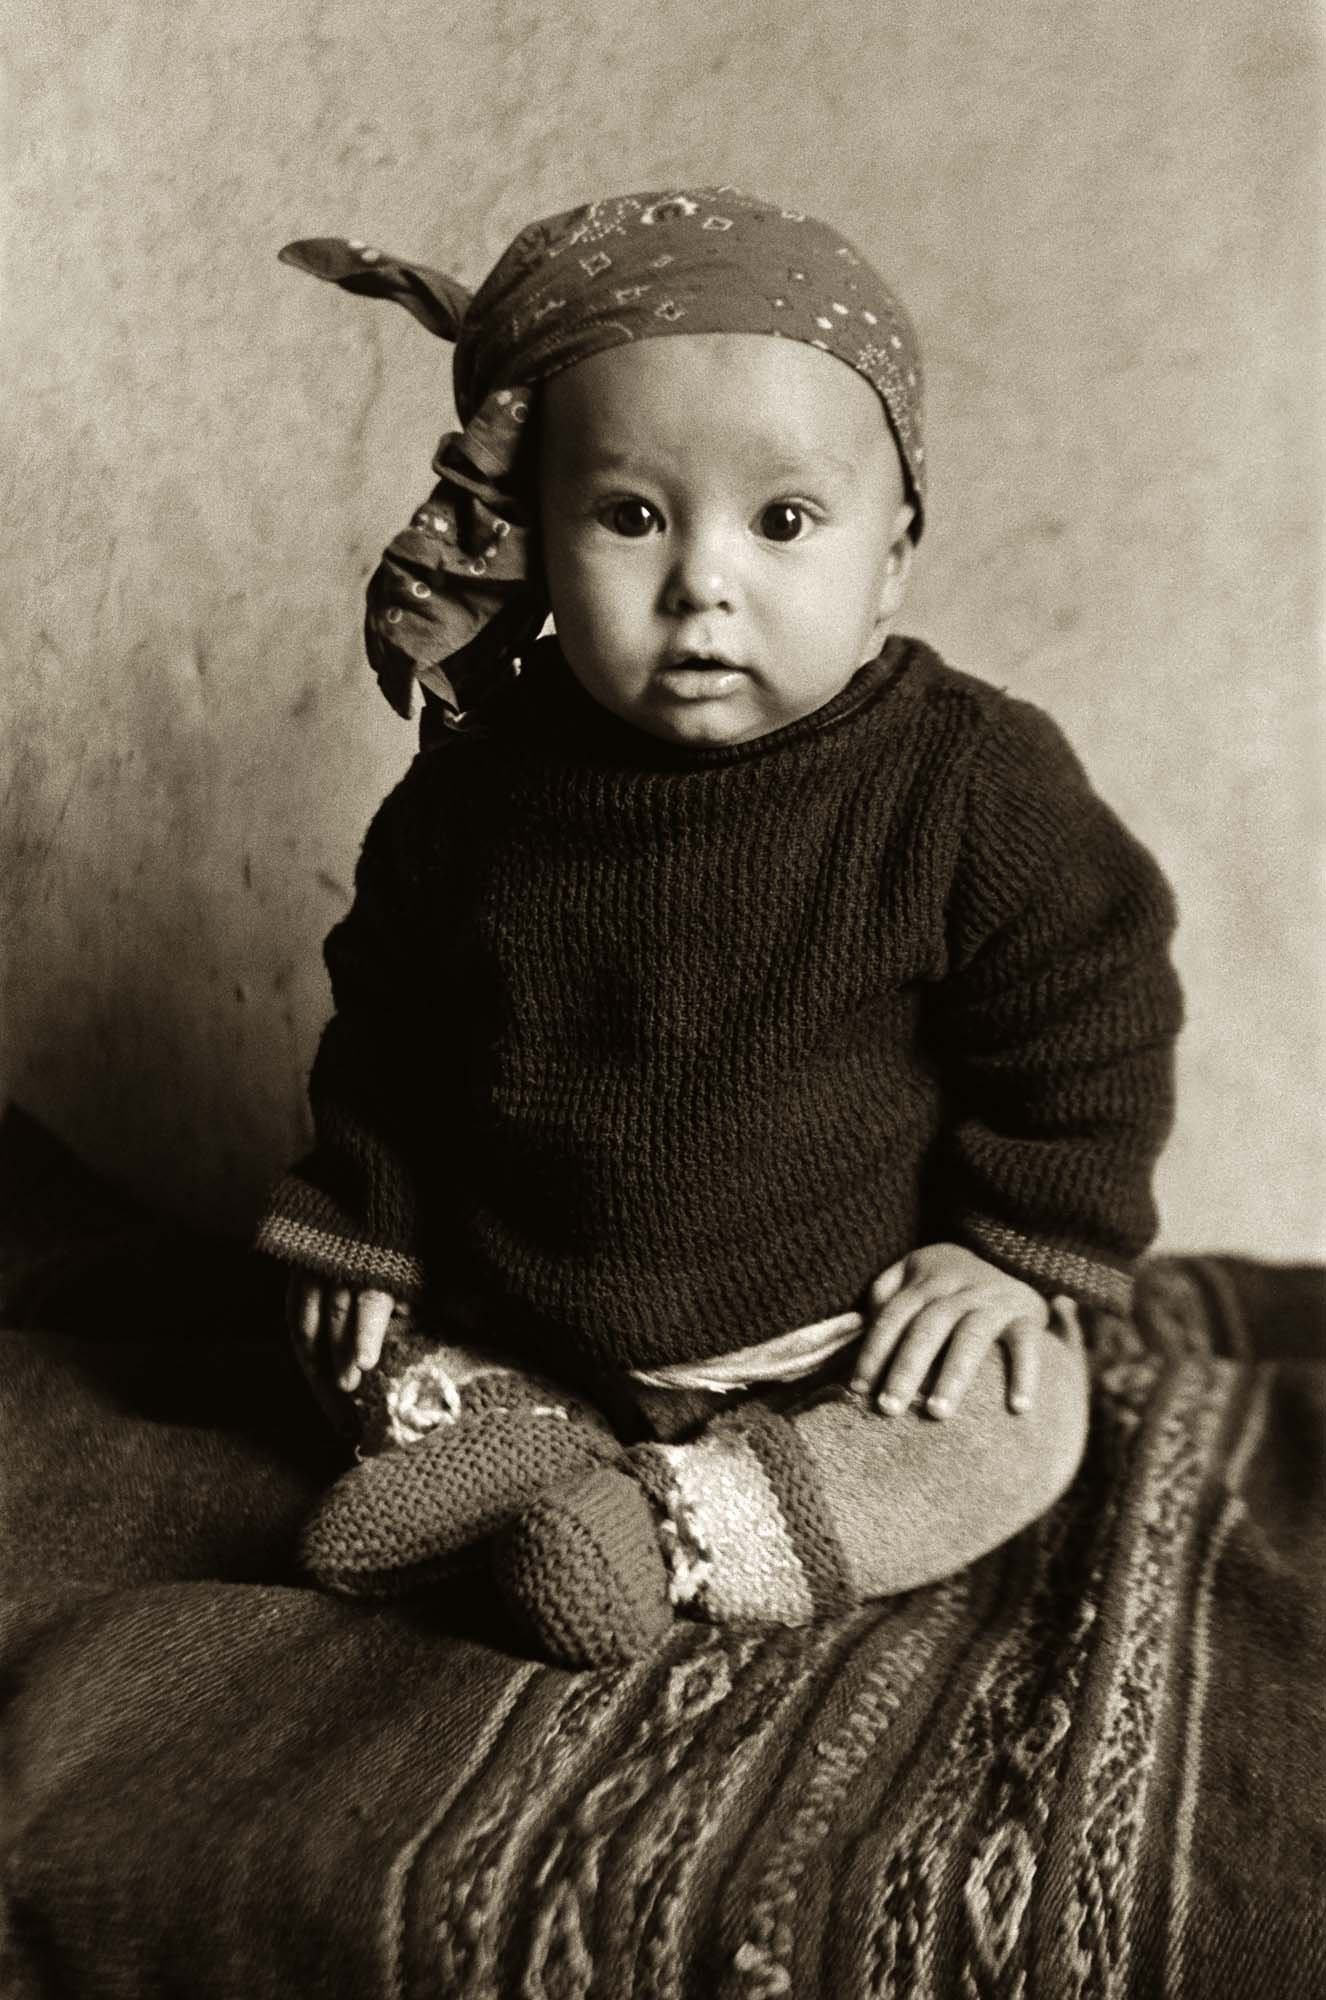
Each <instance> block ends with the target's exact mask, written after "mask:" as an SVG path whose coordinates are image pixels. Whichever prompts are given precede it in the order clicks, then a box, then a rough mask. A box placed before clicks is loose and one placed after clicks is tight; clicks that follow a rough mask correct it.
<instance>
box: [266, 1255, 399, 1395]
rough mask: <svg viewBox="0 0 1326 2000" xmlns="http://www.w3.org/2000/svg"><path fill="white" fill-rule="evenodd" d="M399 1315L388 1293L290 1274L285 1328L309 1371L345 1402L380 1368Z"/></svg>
mask: <svg viewBox="0 0 1326 2000" xmlns="http://www.w3.org/2000/svg"><path fill="white" fill-rule="evenodd" d="M395 1310H396V1301H395V1299H394V1298H393V1297H392V1295H391V1293H390V1292H382V1291H377V1290H374V1289H366V1290H363V1291H357V1290H355V1289H354V1288H353V1287H352V1286H350V1285H338V1284H336V1283H335V1282H334V1280H332V1279H330V1278H318V1277H314V1276H313V1275H312V1274H311V1273H310V1272H308V1271H292V1272H291V1274H290V1283H289V1285H288V1286H287V1288H286V1322H287V1324H288V1325H289V1328H290V1333H291V1336H292V1338H293V1339H294V1342H295V1345H296V1346H297V1348H298V1349H299V1354H300V1359H301V1360H302V1361H303V1364H304V1366H305V1368H306V1369H307V1370H308V1373H309V1375H310V1376H311V1377H312V1378H313V1380H314V1381H318V1382H334V1383H335V1385H336V1387H337V1388H338V1389H342V1390H344V1391H345V1394H346V1395H347V1396H351V1395H353V1394H354V1392H355V1390H356V1389H357V1388H358V1387H359V1384H360V1383H361V1381H362V1380H363V1378H364V1376H365V1375H366V1374H367V1373H368V1372H369V1370H370V1369H372V1368H376V1367H377V1365H378V1361H379V1359H380V1357H381V1354H382V1343H383V1341H384V1340H385V1338H386V1334H387V1324H388V1321H389V1320H390V1319H391V1316H392V1313H393V1312H394V1311H395Z"/></svg>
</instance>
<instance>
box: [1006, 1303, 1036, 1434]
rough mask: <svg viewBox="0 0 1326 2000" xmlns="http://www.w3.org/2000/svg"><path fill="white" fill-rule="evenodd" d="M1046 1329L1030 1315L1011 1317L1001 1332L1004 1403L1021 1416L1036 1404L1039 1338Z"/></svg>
mask: <svg viewBox="0 0 1326 2000" xmlns="http://www.w3.org/2000/svg"><path fill="white" fill-rule="evenodd" d="M1045 1334H1046V1329H1045V1327H1044V1326H1043V1325H1042V1324H1041V1323H1040V1322H1039V1321H1038V1320H1034V1319H1015V1320H1014V1321H1013V1324H1012V1325H1011V1326H1010V1327H1009V1328H1008V1330H1007V1331H1006V1333H1005V1334H1004V1345H1005V1347H1006V1348H1007V1349H1008V1407H1009V1409H1010V1410H1012V1411H1013V1412H1014V1413H1015V1414H1016V1415H1018V1416H1025V1415H1026V1413H1027V1411H1028V1410H1034V1409H1035V1407H1036V1392H1037V1390H1038V1389H1039V1388H1040V1381H1041V1342H1042V1341H1043V1340H1044V1339H1045Z"/></svg>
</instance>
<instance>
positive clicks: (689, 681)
mask: <svg viewBox="0 0 1326 2000" xmlns="http://www.w3.org/2000/svg"><path fill="white" fill-rule="evenodd" d="M745 677H746V669H745V668H744V667H739V666H737V665H735V663H734V662H733V661H731V660H725V659H723V658H721V657H720V656H718V655H716V654H709V653H685V654H682V655H681V656H680V657H679V658H677V659H675V660H669V661H667V662H666V663H665V665H664V666H663V667H662V668H661V669H660V671H659V674H658V679H659V680H660V681H661V683H662V684H663V686H664V687H665V688H666V689H667V691H668V693H669V694H672V695H675V696H676V697H677V698H678V699H679V700H681V701H713V700H715V699H716V698H717V697H719V696H721V695H726V694H732V693H733V692H734V691H735V690H736V689H737V688H738V687H740V685H741V683H742V681H743V680H744V679H745Z"/></svg>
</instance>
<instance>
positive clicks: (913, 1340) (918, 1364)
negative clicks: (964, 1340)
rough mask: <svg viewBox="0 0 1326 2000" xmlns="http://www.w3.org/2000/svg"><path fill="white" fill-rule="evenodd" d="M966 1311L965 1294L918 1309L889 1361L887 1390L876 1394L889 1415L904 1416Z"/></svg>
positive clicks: (885, 1382) (886, 1376) (882, 1408)
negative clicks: (963, 1300) (955, 1325)
mask: <svg viewBox="0 0 1326 2000" xmlns="http://www.w3.org/2000/svg"><path fill="white" fill-rule="evenodd" d="M962 1313H963V1304H962V1300H961V1298H947V1299H933V1300H932V1301H931V1303H930V1304H929V1305H927V1306H923V1307H922V1308H921V1310H920V1312H919V1313H917V1315H916V1317H915V1319H914V1320H913V1321H912V1323H911V1325H910V1326H909V1327H908V1329H907V1338H906V1339H905V1340H904V1341H902V1342H900V1344H899V1346H898V1350H897V1352H896V1354H895V1355H894V1356H893V1359H892V1360H891V1361H890V1363H889V1365H888V1369H887V1371H886V1373H885V1376H884V1387H883V1390H882V1392H881V1393H880V1394H879V1395H878V1396H877V1397H876V1398H875V1401H876V1402H877V1403H878V1405H879V1407H880V1409H881V1410H883V1412H884V1414H885V1415H886V1416H889V1417H897V1416H901V1415H902V1412H903V1411H904V1410H907V1409H910V1408H911V1405H912V1403H913V1402H914V1400H915V1398H916V1396H917V1394H918V1393H919V1391H920V1388H921V1384H922V1383H923V1382H924V1381H925V1378H926V1376H927V1375H928V1374H929V1373H930V1370H931V1369H932V1368H933V1366H934V1364H935V1357H936V1355H937V1354H938V1353H939V1352H940V1350H941V1349H942V1347H943V1346H944V1343H945V1341H947V1340H948V1339H949V1337H950V1335H951V1334H952V1332H953V1325H954V1322H955V1320H958V1319H960V1318H961V1317H962Z"/></svg>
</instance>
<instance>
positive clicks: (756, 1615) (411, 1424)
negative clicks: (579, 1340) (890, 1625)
mask: <svg viewBox="0 0 1326 2000" xmlns="http://www.w3.org/2000/svg"><path fill="white" fill-rule="evenodd" d="M849 1369H850V1360H849V1359H847V1358H842V1359H840V1360H838V1361H837V1362H835V1363H833V1364H831V1365H830V1368H829V1370H828V1371H825V1372H822V1373H821V1374H820V1375H819V1376H818V1377H816V1378H814V1379H813V1380H812V1381H810V1382H809V1383H807V1384H802V1385H797V1386H796V1387H795V1388H790V1389H789V1388H788V1387H786V1386H780V1387H778V1388H776V1389H766V1390H761V1391H753V1392H743V1393H740V1394H738V1395H735V1396H733V1395H728V1396H719V1395H703V1396H698V1397H697V1396H696V1395H695V1393H694V1392H687V1394H686V1397H685V1400H684V1402H681V1401H679V1400H674V1392H668V1391H661V1390H650V1391H647V1392H646V1391H641V1392H639V1394H638V1396H637V1399H636V1400H637V1406H638V1409H639V1412H640V1414H641V1417H642V1419H643V1422H644V1425H645V1426H647V1427H648V1428H649V1429H650V1430H651V1431H652V1432H653V1438H652V1439H651V1440H650V1441H647V1442H644V1443H636V1444H633V1445H631V1446H629V1447H627V1446H624V1445H622V1444H621V1443H620V1441H619V1440H618V1438H617V1437H616V1436H615V1434H614V1432H613V1430H612V1428H611V1427H610V1426H609V1425H608V1423H607V1421H606V1420H605V1418H604V1417H603V1415H602V1414H601V1412H600V1411H599V1410H598V1409H597V1408H596V1407H595V1405H594V1404H592V1403H591V1402H590V1401H588V1400H587V1399H586V1398H584V1397H583V1396H580V1395H578V1394H576V1393H575V1392H573V1391H572V1390H570V1389H568V1388H566V1387H565V1386H564V1385H561V1384H559V1383H557V1382H554V1381H552V1380H550V1379H548V1378H544V1377H540V1376H537V1375H534V1374H532V1373H530V1372H529V1371H528V1370H526V1369H524V1368H522V1367H521V1366H520V1365H518V1364H517V1363H516V1362H514V1361H513V1360H510V1359H508V1358H506V1357H504V1356H503V1355H501V1354H500V1353H497V1352H495V1351H493V1350H491V1349H486V1348H476V1347H468V1346H462V1345H453V1344H447V1343H443V1342H439V1341H437V1340H436V1339H429V1338H427V1337H426V1336H424V1335H423V1334H421V1333H419V1332H417V1331H415V1330H413V1329H410V1328H408V1327H405V1328H402V1329H394V1330H393V1332H392V1334H391V1335H390V1336H389V1338H388V1343H387V1346H386V1348H385V1349H384V1352H383V1357H382V1361H381V1363H380V1365H379V1367H378V1368H377V1369H376V1370H375V1371H373V1373H372V1374H371V1375H370V1376H369V1377H367V1378H366V1379H365V1382H364V1384H363V1387H362V1388H361V1390H360V1391H359V1392H358V1393H357V1395H356V1397H355V1399H354V1403H355V1410H356V1419H357V1422H358V1425H359V1427H360V1432H361V1439H362V1442H361V1446H360V1458H361V1462H360V1463H359V1464H358V1465H357V1466H356V1467H355V1468H354V1469H353V1470H352V1471H351V1472H349V1473H348V1474H346V1475H345V1477H344V1479H343V1480H342V1481H340V1482H339V1483H338V1486H337V1487H334V1488H333V1489H332V1490H331V1493H330V1494H329V1495H328V1496H327V1498H326V1500H325V1501H324V1503H323V1506H322V1507H321V1509H320V1510H319V1513H318V1514H317V1515H316V1516H315V1517H314V1521H313V1523H312V1524H311V1532H310V1536H309V1538H308V1541H307V1553H308V1559H309V1566H310V1568H312V1569H313V1571H314V1573H315V1574H317V1575H318V1576H319V1577H320V1579H321V1580H322V1581H323V1582H325V1583H327V1584H328V1585H330V1587H332V1588H334V1589H339V1590H343V1591H349V1592H353V1593H359V1594H373V1595H377V1594H385V1593H386V1592H389V1591H392V1590H396V1589H408V1588H411V1587H413V1586H415V1585H417V1584H418V1583H419V1582H422V1581H426V1580H427V1579H428V1578H429V1577H430V1576H438V1575H443V1574H445V1573H446V1572H447V1570H448V1568H449V1567H454V1565H455V1562H456V1560H457V1558H458V1557H462V1556H463V1555H464V1554H465V1553H466V1552H467V1551H472V1550H473V1549H474V1548H475V1547H476V1546H477V1545H478V1544H480V1543H482V1542H483V1541H484V1540H485V1539H486V1538H487V1537H488V1536H490V1535H492V1534H493V1533H495V1532H496V1531H498V1530H499V1529H501V1528H502V1527H503V1526H504V1525H506V1523H508V1522H509V1521H510V1520H511V1519H513V1518H514V1517H515V1515H516V1514H518V1513H519V1512H520V1511H521V1510H522V1509H523V1508H525V1507H527V1506H529V1505H530V1504H531V1503H532V1502H533V1501H535V1500H537V1499H538V1498H539V1497H540V1496H541V1495H542V1494H543V1493H545V1492H548V1491H550V1490H553V1489H555V1488H557V1487H559V1486H562V1485H564V1484H565V1483H566V1482H567V1481H569V1480H572V1479H574V1478H575V1477H577V1476H582V1475H583V1474H584V1473H585V1472H586V1471H587V1470H590V1469H592V1468H593V1467H594V1466H596V1465H604V1464H613V1465H617V1466H620V1467H622V1468H624V1469H626V1470H628V1471H629V1472H631V1473H632V1474H633V1476H634V1477H635V1478H636V1479H637V1480H638V1481H639V1483H640V1484H641V1485H642V1486H643V1487H644V1489H645V1491H646V1493H647V1494H648V1495H649V1497H650V1499H651V1500H652V1501H653V1502H654V1504H655V1507H656V1509H657V1513H658V1519H659V1533H660V1540H661V1543H662V1546H663V1550H664V1553H665V1555H666V1557H667V1560H668V1564H669V1568H670V1573H671V1579H672V1596H673V1599H674V1601H675V1602H676V1603H677V1604H678V1605H679V1607H681V1608H683V1609H685V1610H687V1611H688V1612H689V1613H690V1614H691V1615H692V1616H697V1617H701V1618H705V1619H709V1620H712V1621H714V1622H719V1623H725V1622H728V1621H733V1622H748V1621H749V1622H755V1623H773V1624H786V1625H796V1624H801V1623H804V1622H805V1621H807V1620H809V1619H811V1618H813V1617H816V1616H820V1615H823V1614H826V1613H829V1612H834V1611H839V1610H842V1609H845V1608H847V1607H849V1606H851V1605H854V1604H857V1603H860V1602H862V1601H864V1600H867V1599H871V1598H878V1597H886V1596H890V1595H892V1594H894V1593H896V1592H899V1591H903V1590H910V1589H913V1588H915V1587H916V1586H917V1585H920V1584H924V1583H928V1582H932V1581H934V1580H935V1579H937V1578H939V1577H942V1576H947V1575H950V1574H952V1573H953V1572H954V1571H955V1570H957V1569H960V1568H962V1567H963V1566H964V1565H965V1564H967V1563H969V1562H972V1561H974V1560H975V1559H976V1558H977V1557H978V1556H981V1555H984V1554H986V1553H987V1552H988V1551H989V1550H991V1549H993V1548H996V1547H998V1546H999V1545H1000V1544H1002V1543H1003V1542H1005V1541H1007V1540H1008V1539H1009V1538H1010V1537H1011V1536H1013V1535H1014V1534H1016V1533H1018V1532H1019V1530H1021V1529H1022V1528H1024V1527H1026V1526H1027V1525H1028V1524H1029V1523H1030V1522H1031V1521H1033V1520H1035V1519H1036V1518H1037V1517H1038V1516H1039V1515H1040V1514H1042V1513H1043V1512H1045V1510H1046V1509H1047V1508H1048V1507H1050V1506H1051V1505H1052V1504H1053V1502H1054V1501H1055V1500H1056V1499H1057V1498H1058V1497H1059V1495H1060V1494H1061V1493H1062V1492H1063V1491H1064V1489H1065V1487H1066V1486H1067V1485H1068V1483H1069V1481H1070V1480H1071V1479H1072V1477H1073V1474H1074V1473H1075V1471H1076V1469H1077V1467H1078V1464H1079V1462H1080V1460H1081V1457H1082V1452H1083V1448H1084V1444H1085V1439H1086V1425H1087V1404H1088V1381H1087V1371H1086V1366H1085V1362H1084V1359H1083V1355H1082V1351H1081V1347H1080V1344H1078V1343H1077V1342H1076V1341H1070V1340H1068V1339H1065V1338H1062V1337H1060V1336H1058V1335H1054V1334H1047V1335H1046V1342H1045V1350H1044V1353H1043V1355H1042V1360H1041V1376H1040V1388H1039V1393H1038V1397H1037V1401H1036V1405H1035V1408H1034V1409H1033V1410H1032V1411H1031V1412H1029V1413H1026V1414H1021V1415H1014V1414H1011V1413H1010V1412H1009V1411H1008V1409H1007V1407H1006V1376H1005V1365H1004V1361H1003V1357H1002V1354H1001V1353H1000V1351H999V1350H993V1351H992V1352H991V1354H990V1355H989V1356H987V1358H986V1360H985V1361H984V1363H983V1364H982V1366H981V1368H980V1369H979V1370H978V1372H977V1375H976V1377H975V1379H974V1380H973V1382H972V1384H971V1387H970V1388H969V1390H968V1392H967V1395H966V1397H965V1399H964V1400H963V1402H962V1403H961V1405H960V1406H959V1408H958V1410H957V1411H955V1412H954V1413H953V1414H952V1415H951V1416H949V1417H947V1418H946V1419H944V1420H943V1421H942V1422H939V1421H936V1420H935V1419H933V1418H930V1417H927V1416H925V1415H924V1414H922V1413H920V1412H919V1411H916V1410H913V1411H908V1412H905V1413H904V1414H902V1415H901V1416H896V1417H886V1416H884V1415H882V1414H881V1413H879V1412H878V1411H876V1410H875V1409H873V1408H872V1407H871V1406H870V1405H869V1404H867V1403H866V1402H865V1401H863V1400H862V1399H861V1398H859V1397H857V1396H854V1395H853V1394H852V1393H851V1392H850V1391H849V1389H848V1388H847V1387H846V1380H845V1378H846V1375H847V1373H848V1371H849ZM679 1431H680V1435H678V1432H679Z"/></svg>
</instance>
